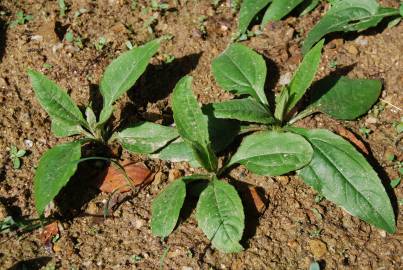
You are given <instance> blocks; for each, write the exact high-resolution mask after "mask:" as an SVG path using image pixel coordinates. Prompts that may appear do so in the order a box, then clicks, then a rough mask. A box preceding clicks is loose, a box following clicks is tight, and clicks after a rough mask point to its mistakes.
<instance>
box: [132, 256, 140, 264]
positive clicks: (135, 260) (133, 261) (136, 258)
mask: <svg viewBox="0 0 403 270" xmlns="http://www.w3.org/2000/svg"><path fill="white" fill-rule="evenodd" d="M142 259H143V257H142V256H140V255H133V256H131V257H130V261H131V262H132V263H138V262H140V261H141V260H142Z"/></svg>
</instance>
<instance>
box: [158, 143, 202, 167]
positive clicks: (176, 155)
mask: <svg viewBox="0 0 403 270" xmlns="http://www.w3.org/2000/svg"><path fill="white" fill-rule="evenodd" d="M151 157H152V158H159V159H162V160H167V161H171V162H182V161H186V162H189V163H190V164H191V165H192V167H201V165H200V163H199V162H198V161H197V159H196V158H195V156H194V154H193V150H192V148H191V147H190V146H189V145H188V144H187V143H185V142H184V141H183V139H181V138H179V139H177V140H176V141H174V142H172V143H170V144H168V145H167V146H166V147H164V148H163V149H162V150H161V151H159V152H158V153H156V154H154V155H152V156H151Z"/></svg>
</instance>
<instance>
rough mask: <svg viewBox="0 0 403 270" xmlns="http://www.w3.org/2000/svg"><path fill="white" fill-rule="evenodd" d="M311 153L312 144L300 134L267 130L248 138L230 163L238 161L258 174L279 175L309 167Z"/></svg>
mask: <svg viewBox="0 0 403 270" xmlns="http://www.w3.org/2000/svg"><path fill="white" fill-rule="evenodd" d="M312 154H313V150H312V147H311V145H310V144H309V143H308V142H307V141H306V140H305V139H304V138H303V137H302V136H300V135H297V134H293V133H291V132H276V131H264V132H260V133H255V134H252V135H249V136H247V137H245V139H244V140H243V141H242V143H241V145H240V146H239V148H238V150H237V152H236V153H235V154H234V155H233V156H232V158H231V160H230V161H229V164H228V165H227V166H231V165H233V164H236V163H239V164H243V165H245V167H246V168H248V169H249V170H250V171H251V172H254V173H256V174H259V175H267V176H277V175H282V174H285V173H288V172H291V171H294V170H297V169H300V168H302V167H304V166H306V165H307V164H308V163H309V162H310V161H311V159H312Z"/></svg>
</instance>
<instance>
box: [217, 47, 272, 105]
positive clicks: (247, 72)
mask: <svg viewBox="0 0 403 270" xmlns="http://www.w3.org/2000/svg"><path fill="white" fill-rule="evenodd" d="M212 71H213V75H214V78H215V80H216V81H217V83H218V85H219V86H221V87H222V88H223V89H224V90H226V91H230V92H233V93H235V94H237V95H245V94H247V95H250V96H252V97H254V98H255V99H256V100H257V101H259V102H261V103H263V104H265V105H267V106H268V102H267V98H266V95H265V93H264V83H265V80H266V73H267V70H266V63H265V61H264V59H263V57H262V56H261V55H259V54H258V53H256V52H255V51H253V50H252V49H250V48H248V47H247V46H245V45H242V44H237V43H234V44H231V45H230V46H229V47H228V48H227V49H226V50H225V51H224V52H223V53H222V54H221V55H219V56H218V57H217V58H215V59H214V60H213V64H212Z"/></svg>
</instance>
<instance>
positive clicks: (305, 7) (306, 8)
mask: <svg viewBox="0 0 403 270" xmlns="http://www.w3.org/2000/svg"><path fill="white" fill-rule="evenodd" d="M319 2H320V0H306V1H304V2H302V4H301V5H302V12H301V14H300V16H305V15H306V14H308V13H309V12H311V11H312V10H314V9H315V8H316V7H317V6H318V5H319Z"/></svg>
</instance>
